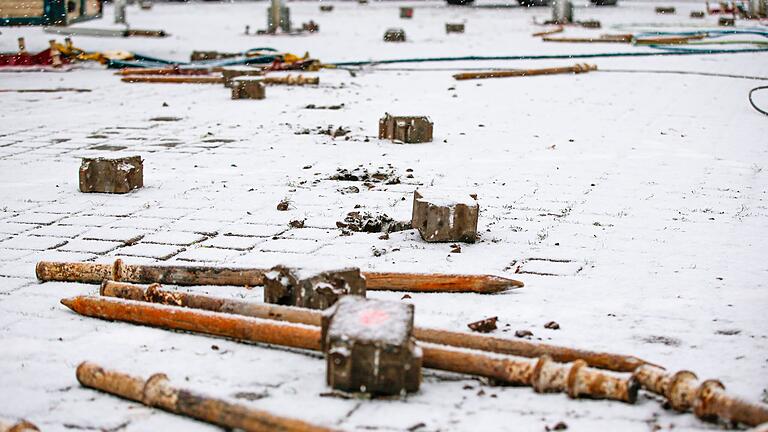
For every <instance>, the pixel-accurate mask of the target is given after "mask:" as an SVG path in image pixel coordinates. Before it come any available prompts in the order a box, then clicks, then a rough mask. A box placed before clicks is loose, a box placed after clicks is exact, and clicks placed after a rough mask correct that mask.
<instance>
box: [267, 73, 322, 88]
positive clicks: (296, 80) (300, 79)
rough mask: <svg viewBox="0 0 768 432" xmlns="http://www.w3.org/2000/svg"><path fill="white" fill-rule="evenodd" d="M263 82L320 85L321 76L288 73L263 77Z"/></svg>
mask: <svg viewBox="0 0 768 432" xmlns="http://www.w3.org/2000/svg"><path fill="white" fill-rule="evenodd" d="M261 82H262V83H264V84H280V85H290V86H303V85H318V84H320V77H305V76H304V75H297V76H293V75H288V76H285V77H266V78H262V79H261Z"/></svg>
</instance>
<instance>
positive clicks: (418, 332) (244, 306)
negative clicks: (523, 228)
mask: <svg viewBox="0 0 768 432" xmlns="http://www.w3.org/2000/svg"><path fill="white" fill-rule="evenodd" d="M100 293H101V295H103V296H108V297H116V298H122V299H128V300H138V301H146V302H150V303H159V304H165V305H171V306H182V307H188V308H194V309H203V310H208V311H212V312H225V313H232V314H236V315H243V316H249V317H253V318H263V319H274V320H279V321H286V322H291V323H297V324H307V325H314V326H319V325H320V322H321V316H322V313H321V312H320V311H316V310H311V309H305V308H297V307H291V306H279V305H273V304H268V303H256V302H247V301H242V300H234V299H224V298H220V297H212V296H206V295H199V294H189V293H184V292H179V291H168V290H163V289H161V287H160V285H159V284H152V285H150V286H149V287H148V288H146V289H145V288H143V287H141V286H137V285H131V284H127V283H121V282H114V281H104V282H103V283H102V284H101V290H100ZM414 336H415V337H416V339H418V340H419V341H421V342H429V343H433V344H440V345H449V346H455V347H461V348H467V349H473V350H478V351H488V352H495V353H499V354H508V355H514V356H520V357H528V358H535V357H541V356H544V355H548V356H550V357H551V358H552V359H553V360H555V361H558V362H574V361H577V360H584V361H585V362H586V363H587V364H588V365H589V366H592V367H596V368H601V369H607V370H611V371H614V372H632V371H634V370H635V369H636V368H637V367H638V366H642V365H646V364H651V363H648V362H646V361H645V360H642V359H639V358H637V357H632V356H625V355H618V354H610V353H602V352H595V351H586V350H578V349H573V348H567V347H560V346H555V345H547V344H539V343H534V342H528V341H522V340H512V339H505V338H496V337H491V336H481V335H476V334H471V333H464V332H454V331H448V330H437V329H431V328H424V327H416V328H414Z"/></svg>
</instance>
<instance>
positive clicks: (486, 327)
mask: <svg viewBox="0 0 768 432" xmlns="http://www.w3.org/2000/svg"><path fill="white" fill-rule="evenodd" d="M498 320H499V317H490V318H485V319H482V320H480V321H475V322H471V323H469V324H467V327H469V329H470V330H472V331H474V332H478V333H490V332H492V331H494V330H496V329H497V328H498V327H497V326H496V322H497V321H498Z"/></svg>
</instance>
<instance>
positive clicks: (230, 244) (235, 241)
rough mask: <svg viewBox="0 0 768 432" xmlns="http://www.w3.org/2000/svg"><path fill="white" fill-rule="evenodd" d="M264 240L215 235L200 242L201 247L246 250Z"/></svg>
mask: <svg viewBox="0 0 768 432" xmlns="http://www.w3.org/2000/svg"><path fill="white" fill-rule="evenodd" d="M263 241H264V239H263V238H257V237H239V236H221V235H220V236H216V237H213V238H210V239H208V240H206V241H204V242H202V243H201V244H200V246H203V247H217V248H222V249H235V250H241V251H242V250H248V249H252V248H253V247H254V246H256V245H257V244H259V243H262V242H263Z"/></svg>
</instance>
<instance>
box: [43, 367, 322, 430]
mask: <svg viewBox="0 0 768 432" xmlns="http://www.w3.org/2000/svg"><path fill="white" fill-rule="evenodd" d="M77 380H78V381H79V382H80V384H82V385H83V386H85V387H90V388H93V389H96V390H101V391H103V392H106V393H109V394H112V395H115V396H119V397H121V398H124V399H128V400H132V401H136V402H140V403H142V404H144V405H147V406H150V407H153V408H160V409H162V410H165V411H168V412H171V413H174V414H179V415H183V416H186V417H192V418H195V419H198V420H202V421H205V422H208V423H213V424H215V425H219V426H222V427H224V428H226V429H239V430H244V431H252V432H272V431H280V432H292V431H295V432H304V431H306V432H329V431H332V430H333V429H329V428H326V427H322V426H317V425H313V424H310V423H306V422H303V421H301V420H296V419H293V418H288V417H281V416H277V415H274V414H270V413H269V412H266V411H261V410H257V409H253V408H250V407H246V406H243V405H238V404H233V403H230V402H227V401H224V400H221V399H216V398H212V397H209V396H204V395H200V394H197V393H194V392H191V391H189V390H184V389H181V388H178V387H174V386H172V385H171V383H170V380H169V379H168V377H167V376H166V375H165V374H162V373H159V374H154V375H152V376H151V377H149V379H147V380H144V379H142V378H138V377H134V376H131V375H127V374H124V373H121V372H117V371H112V370H106V369H104V368H102V367H101V366H99V365H97V364H95V363H90V362H83V363H80V365H79V366H78V367H77ZM35 430H37V429H35Z"/></svg>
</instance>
